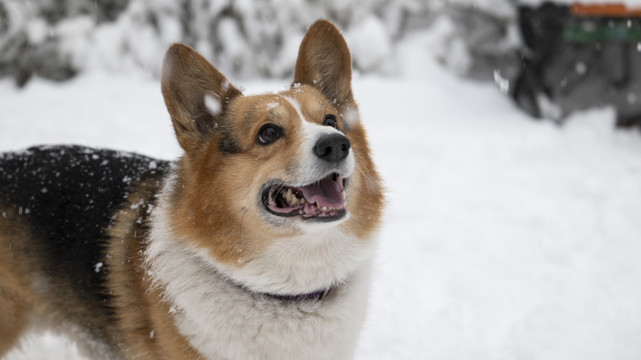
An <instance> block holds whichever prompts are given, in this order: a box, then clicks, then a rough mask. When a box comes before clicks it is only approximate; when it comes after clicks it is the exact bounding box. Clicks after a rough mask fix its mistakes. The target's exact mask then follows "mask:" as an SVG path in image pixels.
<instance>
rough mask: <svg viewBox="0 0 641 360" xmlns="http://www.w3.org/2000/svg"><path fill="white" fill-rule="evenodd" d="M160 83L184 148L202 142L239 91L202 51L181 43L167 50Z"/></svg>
mask: <svg viewBox="0 0 641 360" xmlns="http://www.w3.org/2000/svg"><path fill="white" fill-rule="evenodd" d="M160 83H161V87H162V94H163V97H164V98H165V104H166V105H167V110H169V114H170V115H171V122H172V124H173V125H174V130H175V131H176V137H177V138H178V143H179V144H180V146H181V147H182V148H183V149H184V150H185V151H187V152H189V151H191V150H195V149H197V148H198V147H199V146H200V145H202V143H203V141H204V140H205V139H206V138H207V135H208V134H210V133H211V132H212V131H213V130H214V129H215V128H216V127H217V126H218V120H219V118H220V116H221V115H222V114H223V112H224V110H225V107H226V106H227V104H228V103H229V101H230V100H231V99H232V98H234V97H236V96H239V95H241V92H240V91H239V90H238V89H236V88H235V87H233V86H232V85H231V84H230V83H229V81H227V79H226V78H225V76H223V74H221V73H220V71H218V70H216V68H214V67H213V66H212V65H211V64H210V63H209V62H208V61H207V60H206V59H205V58H204V57H203V56H202V55H200V54H199V53H198V52H196V50H194V49H192V48H190V47H189V46H187V45H183V44H174V45H172V46H171V47H170V48H169V50H167V53H166V54H165V59H164V61H163V65H162V77H161V80H160Z"/></svg>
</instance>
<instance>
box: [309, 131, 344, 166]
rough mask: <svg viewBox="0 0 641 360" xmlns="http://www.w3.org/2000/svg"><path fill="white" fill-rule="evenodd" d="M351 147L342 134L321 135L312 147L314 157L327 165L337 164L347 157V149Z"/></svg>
mask: <svg viewBox="0 0 641 360" xmlns="http://www.w3.org/2000/svg"><path fill="white" fill-rule="evenodd" d="M351 146H352V144H350V142H349V139H348V138H346V137H345V135H343V134H336V133H334V134H328V135H323V136H321V137H320V139H318V141H316V145H314V153H315V154H316V156H318V157H319V158H321V159H322V160H325V161H327V162H329V163H337V162H339V161H341V160H343V159H345V158H346V157H347V155H349V148H350V147H351Z"/></svg>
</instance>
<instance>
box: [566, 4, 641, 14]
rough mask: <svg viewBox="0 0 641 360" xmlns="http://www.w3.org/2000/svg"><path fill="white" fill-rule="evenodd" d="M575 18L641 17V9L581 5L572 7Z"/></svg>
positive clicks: (608, 5) (606, 5)
mask: <svg viewBox="0 0 641 360" xmlns="http://www.w3.org/2000/svg"><path fill="white" fill-rule="evenodd" d="M570 13H571V14H572V15H574V16H600V17H604V16H607V17H641V7H634V8H628V7H627V6H625V5H624V4H579V3H574V4H572V5H571V6H570Z"/></svg>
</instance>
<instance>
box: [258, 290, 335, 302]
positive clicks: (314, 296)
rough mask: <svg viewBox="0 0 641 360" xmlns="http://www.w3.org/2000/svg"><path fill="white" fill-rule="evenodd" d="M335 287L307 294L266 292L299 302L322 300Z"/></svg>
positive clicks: (278, 297) (279, 298) (273, 296)
mask: <svg viewBox="0 0 641 360" xmlns="http://www.w3.org/2000/svg"><path fill="white" fill-rule="evenodd" d="M332 289H333V288H331V287H330V288H327V289H324V290H317V291H314V292H311V293H307V294H295V295H278V294H265V295H266V296H268V297H270V298H272V299H276V300H281V301H287V302H297V301H321V300H323V299H325V298H326V297H327V296H328V295H329V294H330V292H331V291H332Z"/></svg>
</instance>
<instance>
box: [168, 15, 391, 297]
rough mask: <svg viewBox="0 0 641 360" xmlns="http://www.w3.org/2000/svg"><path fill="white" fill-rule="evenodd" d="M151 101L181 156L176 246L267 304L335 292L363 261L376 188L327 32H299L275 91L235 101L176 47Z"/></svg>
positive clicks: (337, 42) (334, 41)
mask: <svg viewBox="0 0 641 360" xmlns="http://www.w3.org/2000/svg"><path fill="white" fill-rule="evenodd" d="M162 92H163V95H164V98H165V102H166V104H167V108H168V110H169V113H170V115H171V119H172V123H173V126H174V130H175V132H176V136H177V138H178V142H179V143H180V146H181V147H182V148H183V149H184V152H185V154H184V156H183V158H182V159H181V160H180V162H179V165H178V168H177V174H176V185H175V187H174V190H173V194H172V197H171V200H170V201H171V202H172V209H173V210H172V214H171V221H172V224H171V227H172V231H173V232H174V233H175V234H176V235H177V236H178V237H179V238H180V239H182V240H184V241H186V242H189V244H190V245H192V246H194V247H195V248H196V249H199V250H204V253H206V254H207V256H208V257H209V258H211V259H212V261H213V262H214V263H215V264H216V266H217V267H218V268H219V269H220V270H221V271H223V272H225V273H226V274H227V275H228V276H229V277H231V278H232V279H233V280H235V281H238V282H239V283H241V284H243V285H245V286H247V287H249V288H251V289H252V290H255V291H263V292H272V293H292V292H304V291H310V290H314V289H318V288H322V287H327V286H332V285H335V284H336V283H338V282H341V281H344V280H346V277H347V276H348V275H349V273H350V272H351V271H353V270H354V267H355V266H357V265H358V264H359V263H361V262H362V261H363V260H364V259H367V258H369V257H370V256H371V253H372V252H371V248H372V240H371V237H372V233H373V232H374V231H375V229H376V228H377V226H378V224H379V221H380V217H381V211H382V210H381V209H382V202H383V195H382V188H381V184H380V179H379V176H378V174H377V172H376V169H375V168H374V164H373V162H372V160H371V158H370V151H369V147H368V144H367V141H366V136H365V131H364V129H363V127H362V124H361V121H360V117H359V113H358V107H357V105H356V103H355V101H354V98H353V96H352V89H351V57H350V54H349V50H348V48H347V45H346V43H345V41H344V39H343V37H342V36H341V34H340V32H339V31H338V30H337V29H336V27H334V25H332V24H331V23H329V22H327V21H322V20H321V21H318V22H316V23H315V24H313V25H312V26H311V27H310V28H309V30H308V31H307V34H306V35H305V37H304V39H303V41H302V44H301V46H300V51H299V54H298V60H297V63H296V69H295V75H294V82H293V84H292V85H291V87H290V88H289V89H287V90H285V91H282V92H279V93H272V94H264V95H257V96H244V95H242V93H241V91H239V90H238V89H237V88H235V87H234V86H233V85H231V84H230V83H229V81H228V80H227V79H226V78H225V77H224V76H223V75H222V74H221V73H220V72H219V71H218V70H216V69H215V68H214V67H213V66H212V65H211V64H209V63H208V62H207V60H205V59H204V58H203V57H202V56H201V55H199V54H198V53H196V52H195V51H194V50H193V49H191V48H189V47H187V46H185V45H179V44H176V45H173V46H172V47H170V49H169V50H168V51H167V54H166V56H165V60H164V64H163V71H162ZM268 268H272V269H276V270H268ZM321 268H322V270H321ZM314 272H315V273H314ZM266 273H269V274H271V275H269V274H266ZM299 273H308V274H299ZM310 273H313V274H310Z"/></svg>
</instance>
